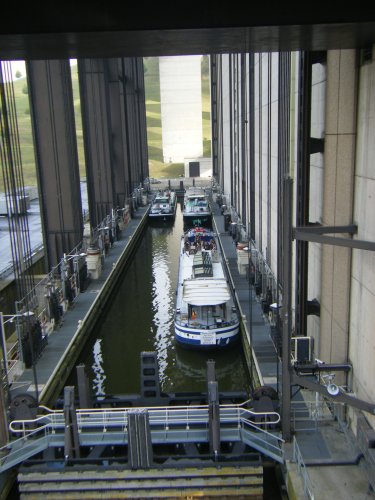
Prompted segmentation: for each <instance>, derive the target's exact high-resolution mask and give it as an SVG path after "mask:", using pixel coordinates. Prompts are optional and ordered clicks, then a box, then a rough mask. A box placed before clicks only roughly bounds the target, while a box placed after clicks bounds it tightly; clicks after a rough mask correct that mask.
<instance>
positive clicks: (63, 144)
mask: <svg viewBox="0 0 375 500" xmlns="http://www.w3.org/2000/svg"><path fill="white" fill-rule="evenodd" d="M26 68H27V76H28V91H29V98H30V112H31V121H32V130H33V137H34V146H35V156H36V167H37V178H38V185H39V194H40V202H41V217H42V230H43V236H44V244H45V248H46V253H47V265H48V269H50V268H51V267H53V266H55V265H56V264H57V263H58V262H59V261H60V259H61V258H62V256H63V254H64V253H68V252H70V251H71V250H72V249H73V248H74V247H76V246H77V245H78V244H79V243H80V242H81V241H82V237H83V218H82V202H81V190H80V178H79V166H78V150H77V139H76V129H75V118H74V106H73V91H72V81H71V73H70V65H69V61H68V60H53V61H52V60H51V61H27V62H26Z"/></svg>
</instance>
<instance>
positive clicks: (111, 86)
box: [104, 58, 130, 208]
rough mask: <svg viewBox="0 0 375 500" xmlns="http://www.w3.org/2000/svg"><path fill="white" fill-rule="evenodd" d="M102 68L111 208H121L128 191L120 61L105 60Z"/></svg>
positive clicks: (126, 146)
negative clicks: (103, 68) (106, 115)
mask: <svg viewBox="0 0 375 500" xmlns="http://www.w3.org/2000/svg"><path fill="white" fill-rule="evenodd" d="M104 66H105V67H106V76H107V78H106V84H107V85H106V87H107V91H108V106H109V110H108V111H109V122H110V127H111V134H110V138H109V147H110V148H111V150H112V153H111V158H112V175H113V206H114V207H117V206H118V207H119V208H123V207H124V206H125V203H126V199H127V198H128V197H129V195H130V191H129V186H128V184H127V176H126V172H127V162H128V156H127V148H128V143H127V136H126V116H125V108H124V85H123V71H122V64H121V59H115V58H113V59H106V60H105V61H104Z"/></svg>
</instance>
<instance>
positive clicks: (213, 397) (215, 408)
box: [208, 381, 220, 458]
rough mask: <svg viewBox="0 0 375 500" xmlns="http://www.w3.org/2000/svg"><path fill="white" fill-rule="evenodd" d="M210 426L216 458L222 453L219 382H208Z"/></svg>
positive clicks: (211, 450) (213, 453) (211, 447)
mask: <svg viewBox="0 0 375 500" xmlns="http://www.w3.org/2000/svg"><path fill="white" fill-rule="evenodd" d="M208 427H209V439H210V454H211V455H213V456H214V457H215V458H216V457H217V456H218V455H219V453H220V404H219V389H218V383H217V382H212V381H211V382H208Z"/></svg>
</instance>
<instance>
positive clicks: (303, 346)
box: [291, 337, 314, 363]
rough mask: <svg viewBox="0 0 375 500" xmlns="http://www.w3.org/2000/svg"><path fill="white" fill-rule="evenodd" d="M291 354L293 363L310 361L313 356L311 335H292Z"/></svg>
mask: <svg viewBox="0 0 375 500" xmlns="http://www.w3.org/2000/svg"><path fill="white" fill-rule="evenodd" d="M291 342H292V344H291V354H292V362H293V363H310V362H311V361H312V357H313V346H314V339H313V337H292V338H291Z"/></svg>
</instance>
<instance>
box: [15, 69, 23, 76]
mask: <svg viewBox="0 0 375 500" xmlns="http://www.w3.org/2000/svg"><path fill="white" fill-rule="evenodd" d="M21 76H22V73H21V71H20V70H19V69H18V70H17V71H16V74H15V77H16V78H21Z"/></svg>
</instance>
